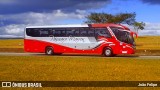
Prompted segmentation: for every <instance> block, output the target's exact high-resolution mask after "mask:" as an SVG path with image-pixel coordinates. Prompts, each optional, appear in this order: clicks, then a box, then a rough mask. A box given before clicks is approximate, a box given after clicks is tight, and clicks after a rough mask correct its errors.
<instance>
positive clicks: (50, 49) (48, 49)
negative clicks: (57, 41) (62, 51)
mask: <svg viewBox="0 0 160 90" xmlns="http://www.w3.org/2000/svg"><path fill="white" fill-rule="evenodd" d="M45 54H46V55H53V54H54V51H53V48H52V47H46V50H45Z"/></svg>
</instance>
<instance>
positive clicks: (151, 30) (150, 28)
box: [125, 22, 160, 36]
mask: <svg viewBox="0 0 160 90" xmlns="http://www.w3.org/2000/svg"><path fill="white" fill-rule="evenodd" d="M145 24H146V25H145V28H144V30H139V31H138V36H144V35H150V36H159V35H160V23H148V22H146V23H145ZM125 26H127V27H129V28H130V29H131V30H132V31H134V32H136V31H135V30H134V27H133V26H128V25H125Z"/></svg>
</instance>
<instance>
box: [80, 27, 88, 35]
mask: <svg viewBox="0 0 160 90" xmlns="http://www.w3.org/2000/svg"><path fill="white" fill-rule="evenodd" d="M87 32H88V31H87V29H86V28H80V36H81V37H87V34H88V33H87Z"/></svg>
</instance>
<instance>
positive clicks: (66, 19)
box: [0, 10, 87, 36]
mask: <svg viewBox="0 0 160 90" xmlns="http://www.w3.org/2000/svg"><path fill="white" fill-rule="evenodd" d="M86 13H87V12H86V11H84V10H76V12H73V13H65V12H62V11H61V10H55V11H53V12H52V13H35V12H29V13H22V14H14V15H0V22H1V23H0V25H1V26H2V27H1V28H0V35H21V36H23V31H24V28H25V27H26V26H34V25H53V24H68V23H69V24H73V23H74V24H76V23H75V22H72V21H77V23H83V21H82V20H84V18H85V15H86ZM4 22H8V23H10V24H9V25H7V26H3V25H4ZM16 23H17V24H16Z"/></svg>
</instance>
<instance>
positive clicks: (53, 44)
mask: <svg viewBox="0 0 160 90" xmlns="http://www.w3.org/2000/svg"><path fill="white" fill-rule="evenodd" d="M134 34H135V33H134V32H132V31H131V30H130V29H129V28H127V27H126V26H123V25H120V24H109V23H107V24H79V25H78V24H77V25H51V26H28V27H26V28H25V36H24V50H25V52H35V53H45V54H46V55H57V54H58V55H61V54H63V53H72V54H73V53H76V54H99V55H104V56H107V57H110V56H115V55H117V54H134V53H135V41H134V38H133V36H134Z"/></svg>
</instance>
